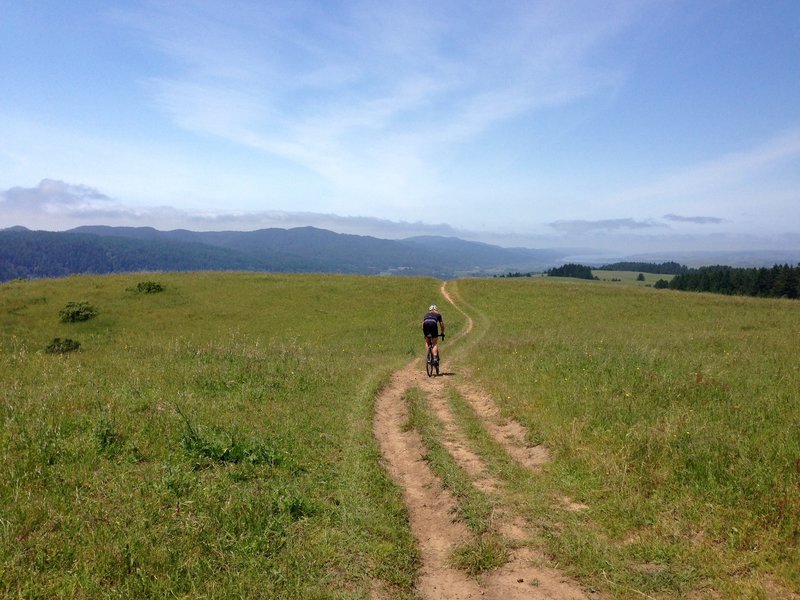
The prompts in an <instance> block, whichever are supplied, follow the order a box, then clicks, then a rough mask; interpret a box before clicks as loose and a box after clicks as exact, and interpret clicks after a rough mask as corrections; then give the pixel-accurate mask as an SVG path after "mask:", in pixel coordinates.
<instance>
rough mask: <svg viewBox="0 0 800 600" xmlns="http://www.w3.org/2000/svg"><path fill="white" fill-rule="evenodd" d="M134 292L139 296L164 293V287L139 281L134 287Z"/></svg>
mask: <svg viewBox="0 0 800 600" xmlns="http://www.w3.org/2000/svg"><path fill="white" fill-rule="evenodd" d="M136 291H137V292H139V293H140V294H157V293H158V292H163V291H164V286H163V285H161V284H160V283H158V282H155V281H140V282H139V283H138V284H137V285H136Z"/></svg>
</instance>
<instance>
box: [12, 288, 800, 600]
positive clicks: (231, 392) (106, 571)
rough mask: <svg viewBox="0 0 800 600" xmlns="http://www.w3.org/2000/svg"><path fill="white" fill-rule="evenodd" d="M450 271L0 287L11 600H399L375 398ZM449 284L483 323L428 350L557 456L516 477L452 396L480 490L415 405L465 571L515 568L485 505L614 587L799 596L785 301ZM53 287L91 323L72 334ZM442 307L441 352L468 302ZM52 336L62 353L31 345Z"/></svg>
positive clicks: (798, 385)
mask: <svg viewBox="0 0 800 600" xmlns="http://www.w3.org/2000/svg"><path fill="white" fill-rule="evenodd" d="M635 275H636V274H634V276H635ZM143 281H145V282H154V283H157V284H159V285H161V286H163V288H164V289H163V291H161V292H159V293H153V294H146V293H141V292H140V291H138V288H137V286H138V284H139V283H141V282H143ZM439 285H440V282H438V281H435V280H433V279H422V278H419V279H417V278H383V277H373V278H369V277H344V276H319V275H263V274H252V273H249V274H234V273H227V274H215V273H194V274H164V273H159V274H154V273H147V274H139V275H125V276H102V277H100V276H98V277H70V278H66V279H60V280H41V281H29V282H23V281H15V282H9V283H7V284H4V285H2V286H0V472H2V473H3V477H2V478H0V560H2V575H1V576H0V596H3V597H70V598H96V597H109V596H116V597H123V598H133V597H136V598H139V597H164V596H177V597H208V598H229V597H259V598H260V597H270V598H369V597H372V596H373V595H375V594H377V595H379V596H380V595H381V594H382V595H383V596H384V597H391V598H401V599H402V598H413V597H415V595H414V587H413V584H414V580H415V577H416V575H417V567H418V564H417V563H418V557H417V554H416V549H415V545H414V541H413V538H412V536H411V533H410V530H409V526H408V522H407V515H406V512H405V508H404V506H403V504H402V495H401V494H400V491H399V490H398V489H397V488H396V486H395V485H394V484H393V483H392V482H391V480H390V479H389V478H388V476H387V475H386V474H385V473H384V471H383V469H382V466H381V464H382V461H381V456H380V452H379V449H378V447H377V444H376V443H375V440H374V437H373V432H372V417H373V412H372V411H373V403H374V399H375V396H376V394H377V392H378V390H379V389H380V388H381V386H382V385H384V384H385V382H386V381H387V380H388V377H389V374H390V373H391V372H392V371H393V370H395V369H397V368H399V367H400V366H401V365H402V364H404V363H405V362H406V361H408V360H409V359H410V358H412V357H413V356H418V355H420V354H421V352H422V343H421V340H420V333H419V323H418V321H419V318H420V316H421V314H422V312H424V308H425V307H427V305H428V304H430V303H431V302H432V301H436V302H437V303H438V304H440V305H443V304H444V302H443V300H442V299H441V298H440V297H439V294H438V288H439ZM450 291H451V292H452V293H453V294H455V295H456V297H457V299H460V300H461V301H463V302H464V303H465V308H466V310H467V312H468V313H469V314H470V316H471V317H473V318H474V320H475V329H474V331H473V333H472V334H471V335H470V336H468V337H466V338H464V339H463V340H462V341H460V342H459V343H458V344H454V345H453V346H449V345H448V346H445V361H446V362H447V364H454V365H455V367H458V363H457V361H459V360H460V361H463V362H464V363H466V365H467V366H468V367H469V369H470V372H471V373H472V374H473V375H474V377H475V378H476V383H478V384H480V385H481V386H483V387H484V388H485V389H486V390H487V391H489V392H491V394H492V396H493V397H494V398H495V399H496V400H497V401H498V403H499V404H500V408H501V411H502V413H503V415H504V416H506V417H513V418H515V419H517V420H519V421H520V422H522V423H523V424H524V425H526V426H527V428H528V430H529V432H530V436H531V439H530V441H531V443H544V444H546V445H547V446H548V448H549V449H550V451H551V453H552V456H553V460H552V462H550V463H549V464H548V465H546V466H545V467H544V468H543V469H542V471H541V472H540V473H538V474H531V473H529V472H527V471H526V470H524V469H521V468H520V467H519V466H517V465H516V464H514V463H513V461H511V460H510V459H509V458H508V457H507V456H505V454H504V453H503V452H502V449H501V448H499V446H498V445H497V444H496V442H494V440H492V439H491V438H490V437H489V436H488V435H487V434H486V432H485V430H483V428H482V425H481V423H480V421H479V419H477V417H476V416H475V415H474V414H472V412H471V410H470V408H469V406H468V404H467V403H466V402H465V401H464V400H463V399H462V398H461V397H460V396H458V394H455V393H451V395H450V402H451V407H452V409H453V412H454V415H455V417H456V419H457V422H458V423H459V424H460V426H461V427H462V428H463V430H464V431H465V433H466V436H467V438H468V439H469V441H470V444H471V446H472V449H473V450H474V451H475V452H477V453H479V454H480V455H481V456H482V458H483V460H484V461H485V463H486V465H487V467H488V469H489V470H490V472H491V473H492V475H493V476H494V477H496V478H497V479H498V480H499V481H500V483H501V486H500V489H499V490H498V495H497V496H496V495H495V494H493V495H492V497H491V498H488V497H486V496H485V495H481V494H479V493H477V492H476V491H475V489H474V488H473V487H472V486H471V483H470V481H469V477H468V476H467V475H466V474H465V473H463V472H462V471H461V470H460V469H458V467H457V465H455V463H454V462H453V461H452V458H451V457H449V456H448V455H447V453H446V452H445V451H444V449H443V448H442V447H441V444H440V442H439V438H440V436H441V431H440V429H439V425H438V423H437V421H436V419H435V418H433V416H432V415H431V414H430V412H429V411H428V410H427V408H426V406H425V402H424V398H422V396H421V393H420V392H419V390H412V391H411V392H410V394H409V397H408V399H409V401H410V403H411V406H412V409H413V410H412V413H413V415H412V424H413V426H414V427H416V428H417V429H418V430H419V431H420V433H421V434H422V435H423V439H424V440H425V441H426V444H427V447H428V451H429V452H428V459H429V460H430V462H431V464H432V466H434V468H435V469H436V470H437V473H438V474H439V476H440V477H441V478H442V480H443V481H444V482H445V483H446V484H447V485H448V486H449V487H450V488H451V489H452V490H454V494H455V495H456V497H457V498H458V499H459V511H461V512H460V514H461V517H462V518H463V519H464V521H465V523H467V524H468V525H469V526H470V528H471V531H472V532H473V540H472V542H471V543H470V544H467V545H466V546H464V547H463V548H460V549H457V551H456V552H455V553H454V557H453V560H454V562H455V563H456V564H458V565H459V567H460V568H463V569H464V570H466V571H468V572H473V573H478V572H481V571H483V570H486V569H489V568H491V567H492V566H494V565H495V564H497V563H498V562H502V560H504V555H503V551H504V550H505V549H506V545H505V543H504V542H503V541H502V540H499V539H498V538H496V537H493V536H492V534H491V511H492V510H493V509H494V508H495V505H496V504H497V503H499V502H503V503H505V502H507V503H508V504H509V506H510V507H511V508H512V509H513V510H514V511H515V512H517V513H518V514H521V515H522V516H524V517H526V518H527V519H528V521H529V522H530V523H532V524H533V525H534V527H535V529H536V531H535V534H536V535H535V539H536V540H537V543H539V544H541V545H542V547H543V549H544V550H545V552H546V554H547V555H548V556H549V557H550V558H551V559H552V561H553V562H554V563H557V564H558V566H559V568H561V569H563V570H564V571H565V572H567V573H569V574H571V575H574V576H576V577H578V578H579V579H580V580H581V581H582V582H583V583H584V584H585V585H586V586H588V587H590V588H594V589H597V590H600V591H603V592H606V593H608V594H609V595H610V596H611V597H615V598H641V597H643V595H644V596H650V597H654V598H683V597H686V596H689V595H692V594H694V595H695V596H699V597H707V596H714V595H716V596H718V597H724V598H734V597H753V598H759V597H782V596H787V595H789V591H793V592H795V593H800V566H798V565H800V546H799V543H800V472H799V471H798V466H797V460H798V459H800V412H799V411H798V409H797V401H798V395H799V394H800V366H799V365H800V363H798V361H797V360H796V353H797V350H796V346H797V340H798V339H800V303H797V302H793V301H787V300H766V299H755V298H738V297H726V296H713V295H707V294H689V293H680V292H673V291H670V290H655V289H652V288H648V287H646V286H645V285H616V284H611V283H608V284H606V283H602V282H581V281H575V280H564V279H556V278H520V279H513V278H512V279H486V280H478V279H464V280H459V281H457V282H453V284H451V287H450ZM70 302H73V303H88V304H89V305H91V306H92V307H93V308H95V309H96V310H97V314H96V315H95V316H94V317H93V318H92V319H90V320H86V321H81V322H62V321H61V320H60V318H59V311H60V310H61V309H62V308H63V307H65V306H66V305H68V303H70ZM445 316H446V319H447V321H448V333H450V334H451V335H449V336H448V342H450V340H451V339H455V338H456V334H457V332H458V331H459V329H460V328H461V327H462V326H463V323H464V317H463V316H462V315H461V314H460V313H458V312H457V311H454V310H452V309H450V310H448V311H447V312H446V315H445ZM56 339H59V340H61V341H62V342H63V341H64V340H74V341H75V342H77V343H78V344H79V347H77V349H73V350H72V351H69V352H52V351H51V352H48V351H47V348H48V346H50V345H52V344H53V342H54V340H56ZM459 375H460V369H459V368H456V369H455V375H454V380H453V381H454V382H456V378H457V377H458V376H459ZM563 497H569V498H571V499H573V500H575V501H577V502H581V503H584V504H585V505H587V506H588V508H587V509H586V510H583V511H579V512H573V511H568V510H565V509H564V507H563V506H561V505H559V502H558V499H559V498H563Z"/></svg>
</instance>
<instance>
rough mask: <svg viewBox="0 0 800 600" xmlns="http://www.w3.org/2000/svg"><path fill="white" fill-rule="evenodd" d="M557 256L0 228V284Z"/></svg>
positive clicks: (370, 270)
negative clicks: (150, 273)
mask: <svg viewBox="0 0 800 600" xmlns="http://www.w3.org/2000/svg"><path fill="white" fill-rule="evenodd" d="M564 254H566V252H560V251H556V250H531V249H526V248H501V247H499V246H492V245H489V244H483V243H479V242H469V241H464V240H460V239H457V238H444V237H430V236H425V237H416V238H409V239H406V240H386V239H380V238H375V237H371V236H359V235H348V234H340V233H334V232H332V231H328V230H324V229H318V228H315V227H299V228H294V229H277V228H276V229H261V230H257V231H247V232H242V231H211V232H196V231H189V230H184V229H178V230H174V231H159V230H157V229H153V228H151V227H108V226H87V227H78V228H76V229H71V230H69V231H65V232H47V231H30V230H27V229H25V228H21V227H14V228H11V229H6V230H2V231H0V281H8V280H9V279H14V278H17V277H26V278H27V277H31V278H38V277H60V276H65V275H70V274H74V273H97V274H100V273H114V272H132V271H193V270H217V271H225V270H244V271H272V272H320V273H361V274H370V275H371V274H380V273H396V274H408V275H430V276H434V277H439V278H442V279H447V278H451V277H455V276H458V275H462V274H466V273H475V274H491V273H495V272H503V271H506V270H509V269H521V270H543V269H544V268H546V267H547V266H549V265H550V264H552V263H553V262H555V261H557V260H558V259H559V258H560V257H562V256H563V255H564Z"/></svg>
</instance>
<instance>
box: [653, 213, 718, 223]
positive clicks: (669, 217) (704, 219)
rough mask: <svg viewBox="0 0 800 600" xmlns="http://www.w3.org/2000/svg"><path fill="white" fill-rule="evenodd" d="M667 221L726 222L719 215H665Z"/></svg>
mask: <svg viewBox="0 0 800 600" xmlns="http://www.w3.org/2000/svg"><path fill="white" fill-rule="evenodd" d="M664 219H665V220H667V221H675V222H676V223H695V224H697V225H717V224H719V223H724V222H725V219H720V218H719V217H682V216H681V215H672V214H670V215H664Z"/></svg>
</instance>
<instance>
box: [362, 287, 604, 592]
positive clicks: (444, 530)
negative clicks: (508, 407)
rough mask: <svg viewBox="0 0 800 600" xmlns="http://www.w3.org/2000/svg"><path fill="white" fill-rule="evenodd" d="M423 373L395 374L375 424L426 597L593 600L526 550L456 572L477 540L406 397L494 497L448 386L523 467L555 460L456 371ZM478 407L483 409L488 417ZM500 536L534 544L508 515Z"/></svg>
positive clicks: (416, 364)
mask: <svg viewBox="0 0 800 600" xmlns="http://www.w3.org/2000/svg"><path fill="white" fill-rule="evenodd" d="M442 293H443V295H444V296H445V297H446V298H447V299H448V301H450V302H451V303H452V299H451V298H450V296H449V295H448V294H447V290H446V288H445V286H442ZM459 310H460V309H459ZM462 312H463V311H462ZM466 316H467V320H468V326H467V328H466V331H465V332H464V333H462V334H461V335H466V334H467V333H468V332H469V331H470V330H471V329H472V319H470V318H469V316H468V315H466ZM458 337H460V336H458ZM456 339H458V338H456ZM423 367H424V365H423V364H422V361H421V360H419V359H417V360H414V361H412V362H411V363H409V364H408V365H406V366H405V367H403V368H402V369H400V370H399V371H397V372H396V373H394V375H393V376H392V379H391V381H390V383H389V385H388V386H386V387H385V388H384V389H383V390H382V392H381V393H380V395H379V396H378V398H377V399H376V404H375V421H374V432H375V437H376V439H377V441H378V444H379V445H380V448H381V452H382V455H383V460H384V463H385V466H386V469H387V471H388V472H389V474H390V475H391V477H392V479H393V480H394V481H395V482H396V483H397V485H398V486H400V488H401V489H402V490H403V496H404V500H405V504H406V508H407V510H408V516H409V520H410V523H411V529H412V531H413V533H414V536H415V538H416V540H417V543H418V546H419V552H420V558H421V562H422V565H421V569H420V574H419V579H418V581H417V589H418V592H419V593H420V595H421V596H422V597H423V598H426V599H428V600H434V599H437V600H438V599H463V600H470V599H479V598H480V599H498V600H499V599H501V598H502V599H504V600H516V599H523V598H532V599H536V598H549V599H553V600H567V599H569V600H573V599H581V598H588V597H589V596H588V595H587V594H586V593H585V592H584V591H583V589H582V588H581V587H580V586H579V585H578V584H577V583H576V582H574V581H572V580H570V579H568V578H567V577H565V576H564V575H563V574H561V573H559V572H558V571H557V570H554V569H551V568H548V567H546V566H543V563H544V562H545V561H544V559H543V557H542V556H540V555H538V554H537V553H535V552H534V551H533V550H531V549H529V548H526V547H524V546H522V547H519V548H516V549H514V550H512V553H511V558H510V560H509V561H508V562H507V563H506V564H505V565H503V566H502V567H500V568H497V569H495V570H493V571H491V572H489V573H485V574H483V575H481V576H479V577H470V576H468V575H467V574H466V573H463V572H462V571H459V570H458V569H455V568H453V567H452V566H450V555H451V553H452V552H453V550H454V549H456V548H457V547H459V546H460V545H462V544H464V543H465V542H466V541H468V540H469V538H470V533H469V532H468V531H467V529H466V527H465V526H464V525H463V524H461V523H459V522H456V521H454V517H453V515H454V514H455V512H454V507H455V499H454V498H453V497H452V495H451V494H450V493H449V492H448V491H447V490H446V489H445V488H444V487H443V486H442V483H441V482H440V481H439V479H438V478H437V477H436V476H435V475H434V474H433V472H432V471H431V470H430V468H429V467H428V465H427V463H426V462H425V460H424V458H423V456H424V453H425V448H424V445H423V443H422V441H421V440H420V437H419V435H418V434H417V432H416V431H413V430H410V431H408V430H405V424H406V422H407V420H408V406H407V405H406V402H405V401H404V399H403V395H404V393H405V392H406V390H408V389H410V388H412V387H417V388H419V389H420V390H422V392H423V393H424V395H425V397H426V400H427V401H428V402H429V405H430V407H431V410H432V411H433V413H434V414H435V415H436V416H437V417H438V418H439V419H440V421H441V422H442V424H443V431H444V434H443V440H442V443H443V445H444V447H445V448H446V449H447V450H448V452H450V453H451V454H452V455H453V457H454V458H455V460H456V461H457V462H458V464H459V465H460V466H461V467H462V468H463V469H464V470H465V472H466V473H467V474H468V475H469V476H470V478H471V479H472V481H473V483H474V485H475V486H476V487H477V488H478V489H481V490H483V491H484V492H486V493H488V494H492V493H493V492H494V491H495V490H496V489H497V488H498V487H499V482H498V481H496V480H495V479H494V478H493V477H492V476H491V475H490V474H489V473H488V472H487V470H486V466H485V464H484V462H483V460H482V459H481V458H480V457H479V456H478V455H476V454H475V453H474V452H472V450H470V449H469V447H468V445H467V443H466V439H465V436H464V434H463V432H461V431H460V430H459V428H458V427H457V425H456V423H455V420H454V418H453V416H452V414H451V413H450V409H449V404H448V402H447V386H449V385H458V386H459V389H461V390H462V395H463V396H464V397H465V398H467V400H468V401H469V402H470V404H471V405H472V406H473V409H474V410H476V413H477V414H478V415H479V417H480V418H481V420H482V421H483V423H484V424H485V426H486V427H487V431H490V433H491V434H492V435H493V436H495V439H498V441H499V440H504V442H501V443H503V448H506V449H507V451H508V452H509V454H511V455H512V456H514V458H515V459H517V460H519V461H520V462H521V464H525V465H526V466H529V467H530V468H537V467H538V466H539V465H541V464H542V462H543V461H544V460H547V455H546V453H545V451H543V450H542V449H540V450H535V449H533V451H532V449H530V448H528V447H527V446H526V444H525V442H524V440H525V432H524V430H522V431H520V430H519V427H521V426H519V425H518V424H517V425H514V424H513V423H509V422H506V423H504V424H498V422H497V409H496V407H493V403H492V401H491V399H490V398H489V397H488V396H486V395H485V394H483V395H482V394H480V392H479V390H476V389H475V388H473V387H470V386H469V385H468V382H460V381H458V378H459V377H460V376H459V374H458V373H453V372H452V369H451V370H450V372H449V373H448V376H445V377H434V378H429V377H427V375H426V374H425V372H424V369H423ZM462 377H463V376H462ZM453 380H455V381H453ZM476 406H480V407H481V411H479V410H478V409H477V408H476ZM514 453H516V454H514ZM523 461H526V462H523ZM497 533H498V534H500V535H504V536H505V537H506V538H508V539H511V540H516V541H521V540H525V539H526V538H527V537H528V534H527V531H526V524H525V522H524V520H523V519H522V518H521V517H519V516H517V515H514V514H513V513H511V512H508V511H507V510H506V509H503V510H502V511H501V514H500V515H499V516H498V519H497Z"/></svg>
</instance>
